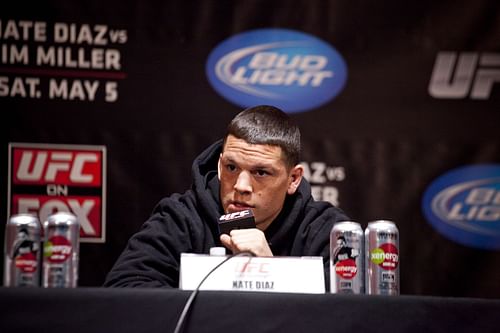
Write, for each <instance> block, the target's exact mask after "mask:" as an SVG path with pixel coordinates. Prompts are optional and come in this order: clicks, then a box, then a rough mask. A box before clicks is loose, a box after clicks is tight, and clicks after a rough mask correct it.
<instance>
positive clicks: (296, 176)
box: [287, 164, 304, 195]
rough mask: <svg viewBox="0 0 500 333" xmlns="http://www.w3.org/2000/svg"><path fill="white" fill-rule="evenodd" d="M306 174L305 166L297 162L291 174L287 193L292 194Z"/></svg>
mask: <svg viewBox="0 0 500 333" xmlns="http://www.w3.org/2000/svg"><path fill="white" fill-rule="evenodd" d="M303 175H304V167H303V166H302V165H300V164H297V165H296V166H294V167H293V168H292V170H291V171H290V175H289V177H290V178H289V181H290V183H289V184H288V190H287V193H288V194H290V195H292V194H294V193H295V192H296V191H297V189H298V188H299V185H300V182H301V180H302V176H303Z"/></svg>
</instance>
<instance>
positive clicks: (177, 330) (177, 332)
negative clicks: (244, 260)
mask: <svg viewBox="0 0 500 333" xmlns="http://www.w3.org/2000/svg"><path fill="white" fill-rule="evenodd" d="M234 257H249V259H248V260H249V261H250V259H252V257H255V254H253V253H252V252H250V251H244V252H240V253H237V254H232V255H230V256H228V257H227V258H226V259H224V260H223V261H221V262H220V263H219V264H217V265H216V266H215V267H214V268H212V269H211V270H210V272H208V273H207V274H206V275H205V277H204V278H203V279H202V280H201V281H200V283H199V284H198V286H197V287H196V289H194V290H193V291H192V292H191V295H190V296H189V298H188V300H187V302H186V304H185V305H184V309H183V310H182V313H181V315H180V316H179V319H178V320H177V325H176V326H175V330H174V333H180V332H182V330H183V328H184V322H185V320H186V318H187V315H188V314H189V311H190V310H191V304H192V303H193V301H194V299H195V298H196V295H197V294H198V291H199V290H200V287H201V285H202V284H203V282H205V280H206V279H207V278H208V277H209V276H210V275H211V274H212V273H213V272H215V271H216V270H217V269H218V268H219V267H220V266H222V265H224V264H225V263H226V262H228V261H229V260H231V259H232V258H234Z"/></svg>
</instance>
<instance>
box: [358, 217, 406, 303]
mask: <svg viewBox="0 0 500 333" xmlns="http://www.w3.org/2000/svg"><path fill="white" fill-rule="evenodd" d="M365 250H366V257H365V265H366V268H365V271H366V272H365V274H366V293H367V294H369V295H399V231H398V228H397V227H396V224H395V223H394V222H392V221H387V220H379V221H373V222H370V223H368V227H367V228H366V230H365Z"/></svg>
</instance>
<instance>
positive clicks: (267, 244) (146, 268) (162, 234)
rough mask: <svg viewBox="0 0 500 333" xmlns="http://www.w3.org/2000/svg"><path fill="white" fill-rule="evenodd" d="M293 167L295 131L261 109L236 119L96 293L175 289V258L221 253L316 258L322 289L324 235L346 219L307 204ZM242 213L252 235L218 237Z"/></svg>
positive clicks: (307, 191)
mask: <svg viewBox="0 0 500 333" xmlns="http://www.w3.org/2000/svg"><path fill="white" fill-rule="evenodd" d="M299 161H300V131H299V129H298V127H297V126H296V125H294V124H293V123H292V121H291V119H290V118H289V117H288V116H287V115H286V114H285V113H284V112H282V111H281V110H279V109H277V108H275V107H272V106H266V105H262V106H256V107H252V108H249V109H246V110H244V111H242V112H240V113H239V114H238V115H237V116H236V117H235V118H234V119H233V120H232V121H231V123H230V124H229V126H228V128H227V133H226V136H225V138H224V140H220V141H218V142H216V143H214V144H213V145H211V146H210V147H209V148H207V149H206V150H205V151H204V152H203V153H201V155H200V156H198V157H197V158H196V159H195V161H194V162H193V168H192V173H193V185H192V187H191V189H190V190H188V191H186V192H185V193H184V194H173V195H171V196H169V197H167V198H164V199H162V200H161V201H160V202H159V203H158V205H157V206H156V207H155V209H154V211H153V213H152V215H151V217H150V218H149V219H148V220H147V221H146V222H145V223H144V225H143V226H142V228H141V230H140V231H139V232H138V233H136V234H135V235H133V236H132V238H131V239H130V240H129V242H128V244H127V247H126V248H125V250H124V251H123V253H122V254H121V256H120V257H119V258H118V260H117V262H116V263H115V265H114V267H113V268H112V270H111V271H110V272H109V273H108V275H107V278H106V281H105V283H104V285H105V286H110V287H172V288H177V287H178V286H179V263H180V255H181V253H183V252H184V253H208V252H209V250H210V248H211V247H215V246H221V245H223V246H225V247H226V248H227V249H229V250H230V251H231V252H232V253H238V252H243V251H247V252H252V253H253V254H255V255H256V256H322V257H323V260H324V265H325V274H326V276H327V279H326V280H325V283H326V284H327V285H328V278H329V277H328V275H329V267H328V265H329V259H330V251H329V248H330V238H329V237H330V230H331V228H332V226H333V224H334V223H335V222H338V221H343V220H348V218H347V216H345V215H344V213H343V212H342V211H341V210H340V209H338V208H336V207H334V206H332V205H331V204H330V203H327V202H323V201H315V200H314V199H313V198H312V196H311V188H310V185H309V183H308V182H307V181H306V180H305V179H303V177H302V176H303V167H302V166H301V165H300V164H299ZM245 209H251V210H252V212H253V215H254V217H255V224H256V228H251V229H240V230H232V231H231V232H230V234H229V235H227V234H223V235H219V228H218V220H219V217H220V216H221V215H222V214H227V213H232V212H237V211H241V210H245Z"/></svg>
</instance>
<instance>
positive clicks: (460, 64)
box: [429, 52, 500, 100]
mask: <svg viewBox="0 0 500 333" xmlns="http://www.w3.org/2000/svg"><path fill="white" fill-rule="evenodd" d="M495 83H500V53H481V54H479V53H476V52H462V53H457V52H439V53H438V55H437V58H436V62H435V63H434V69H433V71H432V76H431V81H430V83H429V94H430V95H431V96H432V97H435V98H450V99H459V98H466V97H469V98H471V99H479V100H486V99H489V98H490V95H491V91H492V89H493V86H494V84H495Z"/></svg>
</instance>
